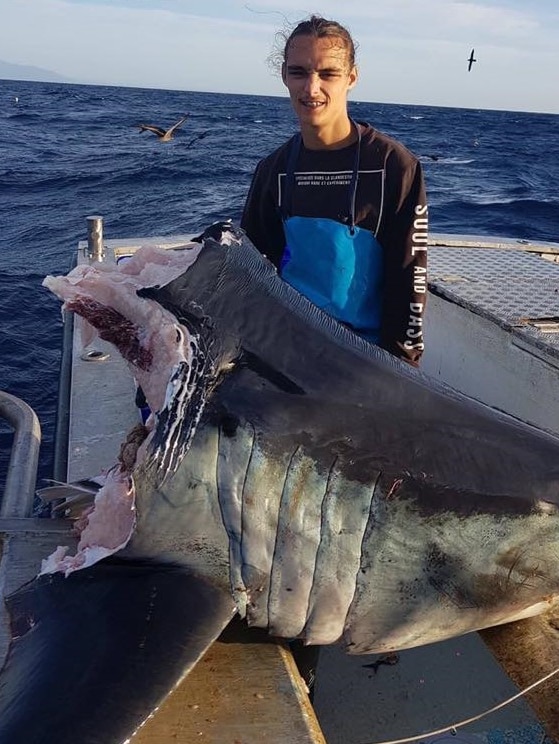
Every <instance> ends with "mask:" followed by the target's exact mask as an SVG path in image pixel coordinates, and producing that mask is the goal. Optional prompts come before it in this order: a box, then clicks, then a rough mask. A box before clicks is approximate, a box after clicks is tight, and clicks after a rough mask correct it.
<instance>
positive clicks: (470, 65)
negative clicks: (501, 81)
mask: <svg viewBox="0 0 559 744" xmlns="http://www.w3.org/2000/svg"><path fill="white" fill-rule="evenodd" d="M474 62H477V59H474V50H473V49H472V51H471V52H470V57H469V59H468V72H470V70H471V69H472V65H473V64H474Z"/></svg>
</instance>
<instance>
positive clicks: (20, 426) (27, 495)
mask: <svg viewBox="0 0 559 744" xmlns="http://www.w3.org/2000/svg"><path fill="white" fill-rule="evenodd" d="M0 418H2V419H5V420H6V421H7V422H8V423H9V424H10V425H11V426H12V427H13V429H14V438H13V442H12V451H11V454H10V461H9V464H8V472H7V474H6V484H5V486H4V496H3V498H1V500H0V517H3V518H9V517H30V516H31V513H32V511H33V500H34V497H35V484H36V481H37V464H38V462H39V447H40V445H41V425H40V424H39V419H38V418H37V414H36V413H35V411H34V410H33V409H32V408H31V406H29V405H27V403H25V402H24V401H23V400H21V399H20V398H16V397H15V396H14V395H10V394H9V393H6V392H4V391H2V390H0Z"/></svg>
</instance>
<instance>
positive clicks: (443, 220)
mask: <svg viewBox="0 0 559 744" xmlns="http://www.w3.org/2000/svg"><path fill="white" fill-rule="evenodd" d="M350 111H351V114H352V115H353V116H354V117H355V118H356V119H360V120H364V121H368V122H369V123H371V124H373V125H374V126H375V127H376V128H377V129H379V130H381V131H383V132H385V133H387V134H389V135H392V136H394V137H396V138H398V139H399V140H401V141H402V142H403V143H404V144H405V145H406V146H407V147H408V148H409V149H410V150H412V151H413V152H415V153H416V155H418V156H419V157H420V159H421V160H422V162H423V165H424V170H425V178H426V183H427V190H428V198H429V203H430V227H431V230H432V231H434V232H450V233H468V234H479V235H498V236H503V237H513V238H519V239H532V240H551V241H556V240H559V188H558V184H559V116H557V115H551V114H531V113H514V112H506V111H484V110H471V109H452V108H436V107H426V106H408V105H395V104H380V103H363V102H360V103H357V102H352V103H351V104H350ZM184 113H188V115H189V116H188V119H187V121H186V123H185V124H184V126H183V127H182V128H181V129H180V130H179V131H178V132H177V135H176V137H175V138H174V139H173V140H171V141H170V142H167V143H162V142H160V141H159V140H158V139H157V138H156V137H155V135H153V134H151V133H149V132H144V133H140V131H139V129H138V128H137V125H138V124H139V123H149V124H157V125H160V126H161V125H165V126H169V125H171V124H172V123H173V122H175V121H176V120H178V119H179V118H180V116H181V115H182V114H184ZM295 128H296V120H295V118H294V116H293V114H292V112H291V108H290V105H289V101H288V99H287V98H280V97H266V96H246V95H229V94H216V93H191V92H188V91H168V90H147V89H138V88H118V87H105V86H82V85H66V84H54V83H32V82H17V81H7V80H4V81H2V80H0V390H5V391H7V392H9V393H12V394H13V395H17V396H19V397H20V398H22V399H23V400H25V401H26V402H27V403H29V404H30V405H31V406H32V407H33V408H34V410H35V411H36V413H37V414H38V416H39V419H40V422H41V427H42V433H43V440H42V450H41V457H40V466H39V481H40V482H42V481H43V479H44V478H48V477H49V476H50V475H51V473H52V457H53V452H52V449H53V438H54V431H55V417H56V403H57V392H58V370H59V364H60V350H61V338H62V323H61V316H60V303H59V302H58V301H57V300H56V299H55V298H54V297H52V296H51V295H50V294H49V293H48V292H47V291H46V290H45V289H43V288H42V286H41V282H42V280H43V278H44V276H45V275H46V274H58V273H61V272H66V271H67V270H68V268H69V267H70V264H71V260H72V257H73V253H74V252H75V249H76V247H77V244H78V241H79V240H83V239H85V237H86V219H85V218H86V217H87V216H88V215H103V217H104V235H105V238H125V237H133V236H138V237H145V236H150V235H171V234H176V233H190V232H194V231H198V230H202V229H203V228H204V227H206V226H207V225H209V224H210V223H211V222H213V221H215V220H217V219H225V218H232V219H233V220H235V221H237V220H239V218H240V215H241V210H242V206H243V202H244V199H245V196H246V193H247V190H248V187H249V184H250V178H251V174H252V172H253V170H254V168H255V166H256V163H257V162H258V160H259V159H260V158H261V157H263V156H264V155H265V154H267V153H268V152H270V151H271V150H272V149H273V148H275V147H277V146H278V145H279V144H281V143H282V142H283V141H284V140H285V139H286V138H287V137H289V136H290V135H291V134H292V133H293V131H295ZM11 439H12V437H11V433H10V430H9V428H8V427H7V426H6V425H3V424H0V488H3V482H4V477H5V472H6V467H7V463H8V460H9V451H10V447H11Z"/></svg>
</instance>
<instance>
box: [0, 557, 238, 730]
mask: <svg viewBox="0 0 559 744" xmlns="http://www.w3.org/2000/svg"><path fill="white" fill-rule="evenodd" d="M7 605H8V609H9V612H10V621H11V630H12V641H11V645H10V648H9V651H8V655H7V658H6V661H5V664H4V667H3V668H2V671H1V673H0V742H2V744H8V743H10V744H13V743H15V742H25V744H54V742H56V744H75V743H76V742H80V744H122V743H123V742H125V741H127V740H128V738H129V737H130V736H131V735H132V734H133V732H134V731H136V730H137V729H138V727H139V726H140V725H141V724H142V723H143V722H144V721H145V720H146V718H147V717H148V716H149V715H150V714H151V713H152V712H153V711H154V710H155V709H156V707H157V706H158V705H159V704H160V703H161V702H162V701H163V700H164V699H165V698H166V697H167V695H168V694H169V692H170V691H171V690H172V689H173V688H174V687H175V686H176V685H177V683H178V682H179V681H180V680H181V679H182V678H183V677H184V676H185V675H186V674H187V673H188V672H189V671H190V670H191V669H192V668H193V667H194V665H195V664H196V662H197V661H198V660H199V659H200V657H201V656H202V654H203V653H204V652H205V651H206V649H207V648H208V647H209V646H210V645H211V644H212V642H213V641H214V640H215V639H216V638H217V636H218V635H219V634H220V633H221V631H222V630H223V628H224V627H225V626H226V625H227V624H228V623H229V621H230V620H231V618H232V617H233V615H234V614H235V606H234V604H233V600H232V598H231V596H230V594H229V593H228V592H227V591H226V590H224V589H220V588H217V587H216V586H214V585H212V584H210V583H209V582H208V581H207V580H205V579H202V578H200V577H197V576H194V575H191V574H188V573H185V571H184V570H181V569H178V568H174V567H161V566H154V565H146V564H142V565H138V564H137V563H134V564H132V563H126V562H124V561H119V562H108V561H107V562H104V563H99V564H97V565H95V566H93V567H91V568H90V569H84V570H82V571H77V572H75V573H73V574H71V575H70V576H69V577H68V578H64V577H63V576H62V575H61V574H54V575H45V576H41V577H39V578H37V579H35V580H34V581H32V582H30V583H29V584H27V585H25V586H24V587H22V588H21V589H20V590H18V591H17V592H16V593H15V594H13V595H11V596H10V597H9V598H8V600H7Z"/></svg>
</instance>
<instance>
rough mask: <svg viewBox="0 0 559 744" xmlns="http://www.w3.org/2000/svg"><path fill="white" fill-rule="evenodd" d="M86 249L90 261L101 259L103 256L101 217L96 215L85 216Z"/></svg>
mask: <svg viewBox="0 0 559 744" xmlns="http://www.w3.org/2000/svg"><path fill="white" fill-rule="evenodd" d="M86 220H87V250H88V253H89V257H90V259H91V260H92V261H102V260H103V258H104V256H105V248H104V246H103V218H102V217H100V216H98V215H92V216H91V217H86Z"/></svg>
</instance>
